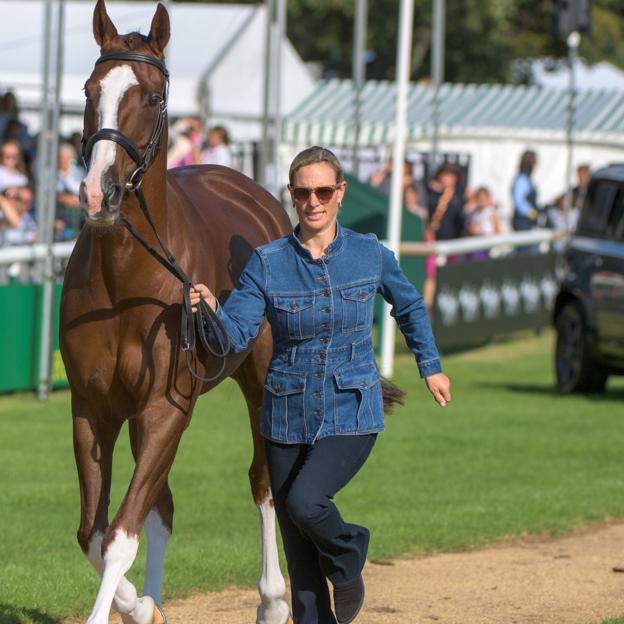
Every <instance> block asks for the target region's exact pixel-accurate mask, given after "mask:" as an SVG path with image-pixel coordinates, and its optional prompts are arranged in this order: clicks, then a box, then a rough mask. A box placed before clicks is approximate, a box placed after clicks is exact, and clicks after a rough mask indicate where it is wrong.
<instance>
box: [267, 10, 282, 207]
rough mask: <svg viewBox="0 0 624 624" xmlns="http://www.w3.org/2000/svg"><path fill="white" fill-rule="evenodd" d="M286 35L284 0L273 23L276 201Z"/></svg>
mask: <svg viewBox="0 0 624 624" xmlns="http://www.w3.org/2000/svg"><path fill="white" fill-rule="evenodd" d="M285 35H286V0H277V20H276V22H275V31H274V37H275V52H274V55H275V58H274V64H273V81H272V82H273V85H272V91H273V97H272V99H273V142H272V148H273V154H272V158H271V161H272V165H273V167H272V171H273V180H272V182H273V184H272V188H271V189H270V190H271V192H272V193H273V195H275V197H277V198H278V199H281V198H280V196H279V192H280V187H281V182H280V180H281V171H280V142H281V139H282V43H283V41H284V37H285Z"/></svg>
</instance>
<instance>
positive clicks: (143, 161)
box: [82, 52, 169, 191]
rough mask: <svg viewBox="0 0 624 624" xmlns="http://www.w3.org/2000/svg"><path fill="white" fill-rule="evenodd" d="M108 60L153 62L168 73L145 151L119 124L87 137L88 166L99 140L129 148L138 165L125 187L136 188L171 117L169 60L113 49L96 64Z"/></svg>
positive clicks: (84, 144)
mask: <svg viewBox="0 0 624 624" xmlns="http://www.w3.org/2000/svg"><path fill="white" fill-rule="evenodd" d="M108 61H138V62H139V63H149V64H150V65H153V66H154V67H157V68H158V69H159V70H160V72H161V73H162V75H163V76H164V77H165V86H164V88H163V94H162V99H161V100H160V104H159V105H158V119H157V120H156V124H155V125H154V128H153V130H152V134H151V135H150V138H149V140H148V141H147V145H146V146H145V149H144V150H143V153H142V154H141V152H140V150H139V149H138V148H137V146H136V145H135V144H134V142H133V141H132V140H131V139H129V138H128V137H127V136H125V135H124V134H122V133H121V132H119V130H116V129H115V128H102V129H100V130H98V131H97V132H94V133H93V134H92V135H91V136H90V137H89V138H88V139H87V140H85V138H84V137H83V142H82V158H83V160H84V162H85V166H86V167H87V168H88V164H89V160H90V159H91V153H92V152H93V147H94V146H95V144H96V143H97V142H98V141H103V140H105V141H114V142H115V143H117V144H118V145H121V147H123V148H124V149H125V150H126V153H127V154H128V156H130V158H132V160H133V161H134V162H135V163H136V166H137V167H136V169H135V170H134V171H133V172H132V174H131V175H130V177H129V178H128V181H127V182H126V185H125V187H126V190H128V191H134V190H135V189H137V188H139V186H141V181H142V179H143V174H144V173H145V172H146V171H147V170H148V169H149V167H150V166H151V164H152V163H153V162H154V158H155V157H156V154H157V153H158V148H159V146H160V140H161V139H162V135H163V131H164V129H165V123H166V121H167V101H168V98H169V71H168V70H167V68H166V67H165V64H164V63H163V62H162V61H160V60H158V59H157V58H154V57H152V56H147V55H146V54H139V53H137V52H109V53H107V54H102V56H100V58H99V59H98V60H97V61H95V64H96V65H99V64H100V63H107V62H108Z"/></svg>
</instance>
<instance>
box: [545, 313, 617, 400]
mask: <svg viewBox="0 0 624 624" xmlns="http://www.w3.org/2000/svg"><path fill="white" fill-rule="evenodd" d="M555 327H556V329H557V346H556V349H555V369H556V373H557V388H558V389H559V391H560V392H564V393H569V392H603V391H604V389H605V384H606V382H607V373H606V371H605V370H604V368H602V367H601V366H600V365H599V364H596V363H595V362H594V361H593V360H592V359H591V354H590V351H589V345H588V341H587V333H588V328H587V323H586V322H585V317H584V314H583V310H582V308H581V304H580V303H579V302H578V301H570V302H569V303H566V304H565V305H564V306H563V308H562V309H561V311H560V312H559V314H558V315H557V320H556V321H555Z"/></svg>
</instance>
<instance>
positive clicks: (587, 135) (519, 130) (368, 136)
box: [282, 80, 624, 212]
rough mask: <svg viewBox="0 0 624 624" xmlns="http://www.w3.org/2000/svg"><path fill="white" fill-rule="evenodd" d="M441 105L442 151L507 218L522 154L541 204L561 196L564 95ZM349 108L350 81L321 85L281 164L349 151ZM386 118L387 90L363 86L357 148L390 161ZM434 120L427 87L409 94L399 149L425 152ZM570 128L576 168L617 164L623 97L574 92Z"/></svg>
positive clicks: (474, 88) (468, 89)
mask: <svg viewBox="0 0 624 624" xmlns="http://www.w3.org/2000/svg"><path fill="white" fill-rule="evenodd" d="M579 86H580V87H581V88H582V85H579ZM439 101H440V111H439V117H440V125H439V139H440V150H441V151H442V152H449V153H457V154H463V155H465V156H467V157H469V158H470V174H469V175H470V178H469V183H470V184H471V185H481V184H485V185H487V186H489V187H490V188H491V189H492V190H493V192H494V194H495V196H496V198H497V199H498V201H499V203H500V204H501V206H502V207H503V208H504V209H505V210H506V211H507V212H508V211H509V209H510V202H509V188H510V185H511V181H512V179H513V176H514V175H515V172H516V169H517V166H518V161H519V158H520V154H521V153H522V151H523V150H524V149H528V148H530V149H534V150H535V151H536V152H537V154H538V159H539V163H538V167H537V168H536V171H535V181H536V184H537V186H538V189H539V190H540V191H541V200H542V201H548V200H550V199H552V198H553V197H555V196H556V195H558V194H560V193H561V192H562V191H563V189H564V187H565V170H566V158H567V149H566V126H567V123H568V116H567V112H568V105H569V100H568V94H567V92H566V91H565V90H562V89H556V88H547V87H536V86H530V87H529V86H512V85H471V84H466V85H464V84H445V85H443V86H442V87H441V89H440V100H439ZM354 102H355V94H354V89H353V85H352V83H351V81H350V80H331V81H328V82H324V83H322V84H320V85H319V86H318V87H317V89H316V90H315V91H314V92H313V93H312V94H311V95H310V96H308V97H307V98H306V100H305V101H304V102H302V103H301V104H300V105H299V106H298V107H297V108H296V109H295V110H294V111H293V112H292V113H290V114H289V115H288V116H287V117H286V118H285V120H284V125H283V131H282V141H283V148H284V150H285V156H286V152H288V156H290V155H291V154H292V153H294V152H296V151H297V150H298V149H300V148H302V147H305V146H308V145H312V144H322V145H327V146H333V147H347V146H350V145H352V144H353V136H354V130H353V109H354ZM394 114H395V84H394V83H393V82H378V81H368V82H367V83H366V84H365V86H364V89H363V91H362V98H361V126H360V127H361V130H360V137H359V145H360V146H362V147H369V148H370V147H373V148H379V149H385V150H386V151H385V153H388V152H387V148H388V147H389V146H390V144H391V143H392V140H393V131H394ZM433 114H434V111H433V87H432V86H431V85H424V84H413V85H411V86H410V90H409V100H408V136H407V139H408V145H409V146H410V147H411V148H412V149H416V150H419V151H428V150H429V149H430V146H431V134H432V128H433ZM574 128H575V148H574V152H573V164H574V165H575V166H576V165H577V164H580V163H588V164H589V165H590V166H591V167H592V168H595V167H598V166H602V165H604V164H606V163H609V162H614V161H618V160H619V161H622V160H624V92H622V91H610V90H593V91H592V90H582V89H581V90H579V91H578V92H577V95H576V119H575V126H574Z"/></svg>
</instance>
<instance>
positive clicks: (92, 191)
mask: <svg viewBox="0 0 624 624" xmlns="http://www.w3.org/2000/svg"><path fill="white" fill-rule="evenodd" d="M138 84H139V81H138V80H137V77H136V75H135V73H134V72H133V71H132V68H131V67H130V66H129V65H120V66H118V67H113V69H111V70H110V71H109V72H108V74H106V76H105V77H104V78H103V79H102V80H101V81H100V106H99V109H98V113H99V121H98V130H101V129H102V128H111V129H113V130H118V127H117V125H118V112H119V104H120V102H121V100H122V98H123V96H124V94H125V93H126V91H127V90H128V89H129V88H130V87H133V86H134V85H138ZM116 155H117V144H116V143H115V142H114V141H107V140H102V141H98V142H97V143H96V144H95V145H94V146H93V152H92V153H91V162H90V164H89V171H88V172H87V176H86V178H85V179H84V185H85V186H84V189H85V196H86V200H87V209H88V212H89V216H94V215H96V214H98V213H99V212H100V211H101V209H102V199H103V197H104V192H103V189H102V177H103V175H104V174H105V173H106V171H108V169H109V168H110V167H111V165H112V164H113V163H114V162H115V157H116Z"/></svg>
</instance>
